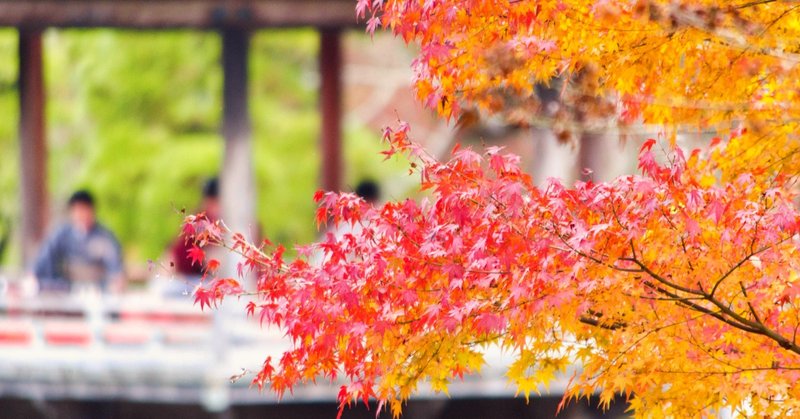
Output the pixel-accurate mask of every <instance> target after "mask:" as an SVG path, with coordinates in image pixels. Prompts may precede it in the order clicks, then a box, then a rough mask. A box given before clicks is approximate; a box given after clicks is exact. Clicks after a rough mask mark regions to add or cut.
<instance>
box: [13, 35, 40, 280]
mask: <svg viewBox="0 0 800 419" xmlns="http://www.w3.org/2000/svg"><path fill="white" fill-rule="evenodd" d="M42 64H43V63H42V31H41V30H39V29H20V30H19V150H20V164H19V167H20V173H19V174H20V204H21V229H20V235H21V238H22V240H21V241H22V260H23V263H24V265H25V266H30V263H31V262H32V261H33V258H34V257H35V256H36V251H37V247H38V246H39V243H40V242H41V240H42V238H43V236H44V232H45V227H46V225H47V187H46V179H47V165H46V163H47V161H46V158H47V144H46V142H45V119H44V118H45V100H44V77H43V69H42V67H43V65H42Z"/></svg>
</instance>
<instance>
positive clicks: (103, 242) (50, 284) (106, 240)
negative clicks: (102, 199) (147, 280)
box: [33, 190, 124, 292]
mask: <svg viewBox="0 0 800 419" xmlns="http://www.w3.org/2000/svg"><path fill="white" fill-rule="evenodd" d="M67 207H68V210H69V222H68V223H66V224H64V225H63V226H61V227H60V228H59V229H58V230H56V231H55V232H54V233H53V234H52V235H51V236H50V237H49V238H48V239H47V240H46V241H45V243H44V244H43V245H42V247H41V249H40V250H39V255H38V257H37V258H36V262H35V265H34V269H33V273H34V275H35V276H36V279H37V281H38V283H39V289H40V290H41V291H45V292H52V291H55V292H67V291H71V290H72V291H74V290H78V289H82V288H97V289H100V290H102V291H121V290H122V288H123V287H124V277H123V273H122V269H123V265H122V251H121V248H120V245H119V242H118V241H117V238H116V237H115V236H114V234H113V233H112V232H111V231H109V230H108V229H106V228H105V227H103V226H102V225H101V224H100V223H98V222H97V219H96V214H95V206H94V198H93V197H92V195H91V194H90V193H89V192H87V191H85V190H80V191H77V192H75V193H73V194H72V196H70V198H69V201H68V203H67Z"/></svg>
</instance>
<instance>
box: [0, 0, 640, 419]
mask: <svg viewBox="0 0 800 419" xmlns="http://www.w3.org/2000/svg"><path fill="white" fill-rule="evenodd" d="M354 5H355V2H353V1H346V0H327V1H326V0H317V1H313V0H298V1H296V2H292V1H266V0H265V1H244V0H242V1H222V0H220V1H212V0H186V1H175V0H169V1H162V2H155V1H134V0H120V1H112V0H93V1H89V0H62V1H33V2H26V1H22V0H20V1H13V0H10V1H2V2H0V26H2V29H0V417H3V418H5V417H8V418H62V417H64V418H117V417H118V418H138V417H142V418H144V417H147V418H150V417H167V416H170V417H173V418H206V417H209V418H210V417H219V418H248V417H276V418H291V417H297V418H305V417H309V418H313V417H331V418H332V417H335V414H336V407H335V404H334V400H335V395H336V392H337V391H338V390H337V388H338V387H337V385H336V384H332V385H321V386H315V387H309V388H302V389H298V390H297V391H296V392H295V394H294V395H292V396H287V397H286V398H285V399H284V400H283V401H282V402H281V403H280V404H278V403H277V400H276V398H275V397H274V396H273V395H271V394H261V393H259V392H258V391H257V390H255V389H251V388H249V386H248V384H249V381H250V378H251V377H252V376H251V375H250V371H253V370H256V369H257V368H258V366H259V365H260V364H261V362H262V361H263V359H264V358H265V357H266V356H268V355H270V354H272V355H273V356H275V354H279V353H280V351H281V348H283V347H284V345H285V343H284V342H283V341H282V340H281V337H280V334H278V333H276V332H274V331H269V330H262V329H260V328H259V327H258V325H257V324H256V323H255V322H252V321H249V320H247V319H245V318H244V310H243V309H242V308H241V306H239V305H237V304H238V303H237V302H230V303H226V305H225V306H224V307H222V309H221V310H219V311H214V312H208V311H205V312H202V311H200V310H199V308H198V307H196V306H194V305H193V304H192V297H191V295H190V294H191V290H192V289H193V286H194V285H193V284H194V283H193V282H192V281H191V279H186V278H183V277H182V276H181V275H180V273H177V272H175V271H174V269H171V268H170V266H169V264H168V263H167V260H168V257H169V249H170V246H172V244H173V243H175V241H176V240H177V239H178V233H179V231H180V225H181V222H182V220H183V216H184V215H183V214H182V210H184V209H185V210H187V211H189V212H192V211H197V210H200V209H202V208H201V202H202V189H203V186H204V185H205V184H206V182H207V181H208V180H209V179H211V178H214V177H216V176H221V183H220V186H221V189H222V190H221V192H220V197H221V199H222V201H223V202H222V217H223V218H224V219H225V220H226V223H228V225H230V226H231V227H232V228H233V229H236V230H240V231H249V232H251V233H252V232H253V230H258V231H259V232H260V234H261V235H263V236H265V237H269V238H270V239H271V240H273V241H275V242H279V243H284V244H286V245H287V247H289V248H291V246H292V245H293V244H294V243H304V242H308V241H311V240H313V239H314V238H315V237H317V235H318V234H319V232H318V231H317V229H316V226H315V223H314V222H313V214H314V210H315V204H314V202H313V200H312V196H313V194H314V192H315V191H316V190H317V189H320V188H322V189H326V190H344V191H351V190H353V189H354V188H355V186H356V185H357V184H359V183H360V182H361V181H363V180H371V181H374V182H375V183H376V184H377V185H378V187H379V189H380V199H381V200H388V199H400V198H404V197H406V196H414V194H415V192H416V190H417V189H416V183H417V181H418V179H417V178H416V177H414V176H409V175H408V173H407V166H406V164H405V162H404V161H402V160H389V161H386V162H384V161H383V158H382V156H381V155H380V154H379V152H380V151H381V150H382V149H383V145H382V144H381V142H380V134H381V128H383V127H384V126H387V125H393V124H394V123H396V121H397V120H398V118H400V119H402V120H406V121H408V122H409V123H410V124H411V126H412V135H413V137H414V138H415V139H416V140H418V141H420V142H422V143H424V144H425V145H426V147H427V148H428V149H429V150H430V151H431V152H432V153H433V154H435V155H437V156H440V157H446V156H447V153H448V152H449V150H450V149H451V148H452V146H453V145H454V143H455V141H461V142H465V143H468V144H473V145H475V146H476V147H481V146H482V145H483V144H492V145H495V144H502V145H505V146H507V147H508V149H509V150H510V151H511V152H514V153H517V154H520V155H521V156H522V159H523V160H522V161H523V164H524V165H525V166H526V167H527V168H529V169H530V171H531V173H532V174H533V175H534V177H535V179H536V180H537V181H539V182H543V181H544V180H545V179H546V178H547V177H549V176H556V177H560V178H562V179H564V180H566V181H568V182H571V181H573V180H575V179H578V178H581V177H583V178H587V177H589V178H592V179H605V178H610V177H612V176H615V175H617V174H620V173H626V172H630V171H632V170H633V168H634V167H635V161H634V159H632V158H631V155H632V152H631V150H634V151H635V150H636V149H637V148H638V144H637V141H636V140H630V141H627V142H620V141H619V134H618V133H615V132H613V131H610V132H608V133H605V131H603V132H599V131H590V130H586V131H585V132H583V133H579V135H577V136H576V138H575V140H574V141H567V142H565V141H563V138H561V140H559V137H560V136H561V134H563V133H560V132H558V131H557V130H553V129H552V127H550V126H546V124H545V125H543V126H537V125H535V124H534V126H532V127H531V126H527V125H524V124H516V123H509V122H508V121H506V120H503V119H500V118H494V119H488V120H487V119H483V120H481V119H477V120H475V121H471V122H470V123H461V124H455V123H450V124H448V123H447V122H446V121H443V120H441V119H439V118H437V117H435V115H433V114H432V113H431V111H429V110H426V109H423V108H422V105H421V104H419V103H418V102H417V101H416V100H415V98H414V93H413V91H412V90H411V83H412V76H413V75H412V71H411V69H410V65H411V62H412V60H413V58H414V55H415V51H414V49H413V48H412V47H408V46H406V45H405V44H404V43H403V42H402V41H401V40H397V39H394V38H393V37H392V36H390V35H386V34H378V35H376V36H374V37H369V36H367V35H365V34H364V30H363V28H362V27H360V26H359V25H357V24H356V22H355V19H354V14H355V13H354ZM539 93H540V95H541V96H542V100H543V101H545V102H546V101H550V102H553V103H555V102H557V99H556V98H555V97H554V96H553V91H551V90H548V89H541V91H540V92H539ZM634 137H636V136H634ZM585 167H591V168H592V170H593V171H592V172H588V171H581V170H579V168H585ZM79 189H85V190H88V191H90V192H91V193H92V195H93V196H94V198H95V208H96V210H97V214H96V216H97V219H98V220H99V221H100V222H101V223H102V224H103V225H104V226H105V227H106V228H107V229H108V230H109V231H111V232H112V233H113V234H114V235H115V236H116V238H117V239H118V240H119V243H120V245H121V249H122V258H123V260H124V278H125V282H126V291H125V292H124V293H122V292H117V293H113V294H109V293H107V292H104V291H103V290H101V289H88V290H87V289H82V290H81V291H80V292H76V291H75V290H73V292H63V293H45V292H40V289H39V284H38V283H37V281H36V279H35V278H34V276H33V264H34V261H35V259H36V257H37V254H39V253H40V248H41V246H42V243H43V242H45V241H46V240H47V239H48V236H51V235H52V234H53V233H54V232H55V231H56V230H57V229H58V228H59V226H61V225H64V224H65V223H66V224H68V223H69V212H68V208H67V207H68V206H67V200H68V199H69V198H70V196H71V194H72V193H73V192H74V191H76V190H79ZM255 234H256V233H253V234H252V235H255ZM158 283H161V284H167V285H170V286H172V288H176V287H175V286H177V289H179V290H180V289H182V290H183V292H178V293H172V294H169V295H168V294H165V293H164V292H162V290H163V287H157V286H154V284H158ZM487 358H488V360H489V361H490V364H489V366H488V367H487V369H486V370H485V371H484V373H483V375H481V376H474V377H469V378H468V379H466V380H465V381H464V382H461V383H455V384H454V385H453V389H452V391H451V394H452V398H446V397H445V396H442V395H437V394H434V393H432V392H431V391H429V390H425V389H423V390H422V391H421V393H420V396H419V397H418V398H416V399H414V400H412V401H411V402H410V403H409V406H408V409H407V410H406V413H405V415H404V416H405V417H409V418H444V417H486V418H501V417H520V418H523V417H524V418H540V417H541V418H545V417H552V416H553V415H554V414H555V409H556V405H557V403H558V401H559V395H558V391H559V389H558V386H555V388H553V389H552V395H551V396H546V397H541V398H539V399H538V400H535V401H533V402H532V403H530V404H526V403H525V401H524V400H522V399H515V398H514V390H513V389H512V388H511V387H510V386H508V385H507V384H506V381H505V378H504V376H503V368H502V367H503V363H504V358H503V356H502V354H501V353H500V352H499V351H494V352H493V351H489V353H488V354H487ZM563 384H564V383H561V384H559V385H563ZM614 406H615V407H614V408H612V409H611V410H610V411H607V412H598V411H597V410H596V409H594V408H593V407H592V406H590V405H588V404H587V403H582V404H581V403H579V404H576V405H573V406H571V407H570V408H569V409H567V410H566V411H565V412H564V413H562V417H600V416H607V417H616V416H619V415H622V410H624V404H623V403H617V404H615V405H614ZM374 414H375V413H374V411H367V410H366V409H364V408H363V407H359V408H356V409H354V410H352V411H347V412H346V413H345V416H344V417H345V418H356V417H374Z"/></svg>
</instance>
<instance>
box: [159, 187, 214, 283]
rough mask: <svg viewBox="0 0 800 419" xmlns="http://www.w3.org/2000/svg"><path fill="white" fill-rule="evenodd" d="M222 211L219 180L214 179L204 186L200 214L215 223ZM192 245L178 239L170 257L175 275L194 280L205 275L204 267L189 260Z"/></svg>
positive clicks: (182, 239) (171, 249)
mask: <svg viewBox="0 0 800 419" xmlns="http://www.w3.org/2000/svg"><path fill="white" fill-rule="evenodd" d="M221 211H222V208H221V204H220V200H219V180H218V179H217V178H216V177H214V178H211V179H209V180H208V181H207V182H206V183H205V185H203V200H202V202H201V203H200V209H199V211H198V212H205V214H206V216H207V217H208V219H209V220H211V221H215V220H218V219H219V217H220V213H221ZM191 248H192V243H191V242H190V241H188V240H185V238H184V237H183V236H181V237H178V239H177V240H175V242H174V243H173V244H172V247H171V248H170V256H171V257H172V263H173V264H174V267H175V273H176V274H178V275H183V276H185V277H188V278H190V279H194V278H197V277H200V276H202V275H203V266H201V265H200V264H198V263H194V264H193V263H192V261H191V260H190V259H189V249H191Z"/></svg>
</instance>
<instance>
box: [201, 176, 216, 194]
mask: <svg viewBox="0 0 800 419" xmlns="http://www.w3.org/2000/svg"><path fill="white" fill-rule="evenodd" d="M218 196H219V179H217V178H216V177H212V178H211V179H209V180H207V181H206V183H205V185H203V198H217V197H218Z"/></svg>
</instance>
